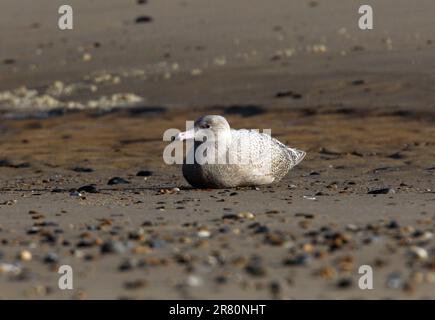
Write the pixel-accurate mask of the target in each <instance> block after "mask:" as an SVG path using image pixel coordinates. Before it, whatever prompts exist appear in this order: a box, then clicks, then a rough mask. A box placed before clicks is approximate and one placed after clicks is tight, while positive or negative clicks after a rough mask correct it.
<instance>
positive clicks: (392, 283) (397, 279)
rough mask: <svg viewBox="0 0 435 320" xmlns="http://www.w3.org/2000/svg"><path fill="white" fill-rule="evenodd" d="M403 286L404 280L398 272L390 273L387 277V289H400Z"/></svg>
mask: <svg viewBox="0 0 435 320" xmlns="http://www.w3.org/2000/svg"><path fill="white" fill-rule="evenodd" d="M402 284H403V280H402V278H401V276H400V274H399V273H398V272H393V273H390V274H389V275H388V276H387V287H388V288H391V289H399V288H400V287H401V286H402Z"/></svg>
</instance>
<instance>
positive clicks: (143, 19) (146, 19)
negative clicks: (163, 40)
mask: <svg viewBox="0 0 435 320" xmlns="http://www.w3.org/2000/svg"><path fill="white" fill-rule="evenodd" d="M152 21H153V18H152V17H150V16H139V17H137V18H136V20H135V22H136V23H150V22H152Z"/></svg>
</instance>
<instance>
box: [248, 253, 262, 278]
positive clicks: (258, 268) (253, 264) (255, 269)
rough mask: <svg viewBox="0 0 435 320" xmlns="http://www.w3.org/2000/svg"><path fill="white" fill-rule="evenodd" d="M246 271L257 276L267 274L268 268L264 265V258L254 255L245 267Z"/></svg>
mask: <svg viewBox="0 0 435 320" xmlns="http://www.w3.org/2000/svg"><path fill="white" fill-rule="evenodd" d="M245 271H246V272H247V273H248V274H250V275H252V276H255V277H263V276H265V275H266V273H267V271H266V268H265V267H264V266H263V263H262V260H261V258H260V257H258V256H253V257H252V258H251V259H250V260H249V262H248V264H247V265H246V267H245Z"/></svg>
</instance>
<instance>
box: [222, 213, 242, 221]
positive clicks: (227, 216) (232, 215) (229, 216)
mask: <svg viewBox="0 0 435 320" xmlns="http://www.w3.org/2000/svg"><path fill="white" fill-rule="evenodd" d="M222 219H224V220H225V219H227V220H239V217H238V216H237V215H235V214H225V215H223V216H222Z"/></svg>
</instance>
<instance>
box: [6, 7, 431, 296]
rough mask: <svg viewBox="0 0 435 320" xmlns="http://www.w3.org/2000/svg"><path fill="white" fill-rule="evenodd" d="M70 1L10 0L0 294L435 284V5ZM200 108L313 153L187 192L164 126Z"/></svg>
mask: <svg viewBox="0 0 435 320" xmlns="http://www.w3.org/2000/svg"><path fill="white" fill-rule="evenodd" d="M62 4H66V3H65V2H64V1H57V0H56V1H53V0H39V1H38V2H37V3H36V2H35V1H30V0H15V1H12V0H2V1H1V3H0V117H1V118H0V241H1V244H0V298H4V299H9V298H18V299H55V298H60V299H120V298H130V299H171V298H183V299H184V298H194V299H197V298H202V299H209V298H210V299H211V298H228V299H233V298H238V299H245V298H246V299H256V298H261V299H310V298H311V299H323V298H326V299H353V298H364V299H385V298H396V299H397V298H400V299H421V298H435V290H434V288H435V287H434V285H435V255H434V253H435V246H434V240H433V232H434V228H435V220H434V219H435V192H434V190H435V178H434V175H435V161H434V156H435V125H434V124H435V110H434V107H435V60H434V58H433V57H434V56H435V43H434V41H435V39H434V34H435V23H434V21H433V16H434V15H433V12H434V11H435V4H434V3H433V1H430V0H418V1H417V2H413V3H410V2H409V1H405V0H384V1H382V2H379V1H365V2H364V3H361V2H360V1H353V0H352V1H349V0H347V1H345V0H328V1H327V2H323V1H315V0H314V1H308V0H304V1H300V0H298V1H296V0H295V1H285V0H271V1H267V2H266V1H257V0H232V1H227V0H225V1H219V2H217V1H210V0H208V1H204V0H180V1H178V0H172V1H169V0H161V1H154V0H148V1H133V0H129V1H123V0H93V1H84V0H75V1H71V2H70V3H69V4H70V5H71V6H72V7H73V10H74V29H73V30H64V31H61V30H59V28H58V23H57V22H58V19H59V14H58V8H59V6H60V5H62ZM362 4H369V5H372V7H373V10H374V29H373V30H370V31H362V30H360V29H359V28H358V19H359V14H358V8H359V6H360V5H362ZM204 114H221V115H224V116H225V117H227V119H228V120H229V122H230V125H231V126H232V127H234V128H256V129H272V136H274V137H276V138H277V139H279V140H280V141H282V142H284V143H286V144H288V145H290V146H292V147H296V148H298V149H302V150H305V151H307V157H306V158H305V160H304V161H303V162H302V163H301V164H300V165H299V166H297V167H296V168H295V169H294V170H292V171H291V172H290V173H289V174H288V175H287V176H286V177H285V178H284V180H283V181H281V182H279V183H278V184H275V185H271V186H267V187H260V188H257V189H255V188H241V189H231V190H195V189H191V188H189V186H188V184H187V182H186V181H185V180H184V179H183V177H182V174H181V168H180V167H179V166H168V165H166V164H164V162H163V158H162V152H163V149H164V148H165V146H166V145H167V142H164V141H163V140H162V137H163V133H164V131H165V130H166V129H169V128H178V129H180V130H182V129H184V127H185V121H186V120H194V119H195V118H197V117H198V116H200V115H204ZM116 177H118V179H113V178H116ZM119 178H122V179H119ZM109 181H110V183H109ZM64 264H68V265H71V266H72V267H73V270H74V289H73V290H60V289H59V288H58V279H59V277H60V275H59V274H58V273H57V270H58V267H59V266H60V265H64ZM361 265H370V266H371V267H372V269H373V277H374V289H373V290H361V289H360V288H359V286H358V281H359V278H360V276H361V275H360V274H359V273H358V269H359V267H360V266H361Z"/></svg>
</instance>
